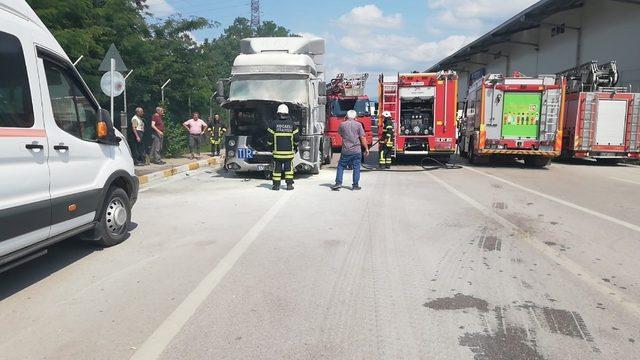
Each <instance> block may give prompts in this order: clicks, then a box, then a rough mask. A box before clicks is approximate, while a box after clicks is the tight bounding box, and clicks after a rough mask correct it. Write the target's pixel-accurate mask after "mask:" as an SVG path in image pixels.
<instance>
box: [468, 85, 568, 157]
mask: <svg viewBox="0 0 640 360" xmlns="http://www.w3.org/2000/svg"><path fill="white" fill-rule="evenodd" d="M565 86H566V81H565V79H564V78H563V77H561V76H555V75H540V76H538V77H526V76H523V75H522V74H520V73H515V74H514V75H513V76H511V77H504V76H503V75H502V74H490V75H486V76H484V77H482V78H481V79H479V80H477V81H476V82H475V83H474V84H473V85H471V87H470V88H469V92H468V95H467V101H466V103H465V107H464V111H463V120H462V121H461V123H460V154H462V155H463V156H466V157H468V158H469V162H471V163H479V162H488V161H491V159H495V158H497V157H510V158H519V159H523V160H524V162H525V164H526V165H528V166H533V167H545V166H547V165H549V164H550V162H551V159H552V158H554V157H557V156H559V155H560V149H561V146H562V123H563V119H564V116H563V114H564V112H563V109H562V106H563V97H564V91H565Z"/></svg>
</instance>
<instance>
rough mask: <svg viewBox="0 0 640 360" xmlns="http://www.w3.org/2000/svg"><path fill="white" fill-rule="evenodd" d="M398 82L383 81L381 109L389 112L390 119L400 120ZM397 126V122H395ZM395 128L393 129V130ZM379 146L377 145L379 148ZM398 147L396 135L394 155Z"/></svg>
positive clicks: (394, 155)
mask: <svg viewBox="0 0 640 360" xmlns="http://www.w3.org/2000/svg"><path fill="white" fill-rule="evenodd" d="M398 110H399V109H398V83H397V82H385V83H382V111H388V112H390V113H391V119H395V120H396V121H397V122H399V121H400V119H399V118H398ZM395 126H397V123H396V124H395ZM395 130H396V129H394V132H396V131H395ZM396 134H397V132H396ZM379 147H380V146H378V148H379ZM397 147H398V137H397V136H394V144H393V155H392V157H394V158H395V157H396V149H397Z"/></svg>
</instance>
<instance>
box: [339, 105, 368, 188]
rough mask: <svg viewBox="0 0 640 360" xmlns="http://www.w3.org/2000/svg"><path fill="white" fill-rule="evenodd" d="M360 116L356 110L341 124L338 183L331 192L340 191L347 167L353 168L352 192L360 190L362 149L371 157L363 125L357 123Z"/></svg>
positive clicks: (348, 114)
mask: <svg viewBox="0 0 640 360" xmlns="http://www.w3.org/2000/svg"><path fill="white" fill-rule="evenodd" d="M357 116H358V114H357V113H356V112H355V111H354V110H349V111H348V112H347V120H346V121H343V122H342V124H340V128H339V129H338V134H340V136H341V137H342V153H341V154H340V161H338V170H337V171H336V183H335V184H334V185H333V186H331V190H333V191H338V190H340V188H341V187H342V177H343V174H344V169H345V168H346V167H347V166H351V167H352V168H353V184H352V186H351V189H352V190H360V189H361V188H360V165H361V162H362V149H363V148H364V155H365V156H369V147H368V146H367V138H366V137H365V133H364V128H363V127H362V124H360V123H359V122H357V121H356V117H357Z"/></svg>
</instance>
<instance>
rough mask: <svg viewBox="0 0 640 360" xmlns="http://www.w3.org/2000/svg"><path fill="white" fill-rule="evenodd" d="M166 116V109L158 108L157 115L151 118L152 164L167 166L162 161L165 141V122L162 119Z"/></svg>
mask: <svg viewBox="0 0 640 360" xmlns="http://www.w3.org/2000/svg"><path fill="white" fill-rule="evenodd" d="M163 116H164V109H163V108H161V107H160V106H158V107H157V108H156V113H155V114H153V116H152V117H151V129H152V130H153V131H152V132H151V139H152V142H151V162H153V163H154V164H157V165H164V164H166V163H165V162H164V161H162V156H161V154H160V153H161V152H162V143H163V141H164V122H163V121H162V117H163Z"/></svg>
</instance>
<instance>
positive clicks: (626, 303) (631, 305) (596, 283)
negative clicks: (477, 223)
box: [426, 172, 640, 318]
mask: <svg viewBox="0 0 640 360" xmlns="http://www.w3.org/2000/svg"><path fill="white" fill-rule="evenodd" d="M426 174H427V175H428V176H430V177H431V178H432V179H433V181H435V182H437V183H438V184H440V185H441V186H442V187H444V188H445V189H447V190H448V191H449V192H450V193H452V194H454V195H455V196H457V197H459V198H460V199H462V200H464V201H466V202H467V203H469V205H471V206H473V207H474V208H476V209H477V210H478V211H480V212H481V213H483V214H485V215H486V216H487V217H489V218H491V219H493V220H495V221H496V222H497V223H499V224H500V225H502V226H504V227H505V228H506V229H509V230H511V231H515V232H518V233H520V234H522V235H523V239H524V240H525V241H526V242H527V243H528V244H529V245H531V246H532V247H533V248H534V249H536V250H538V251H539V252H540V253H542V254H543V255H545V256H547V257H549V258H551V259H552V260H553V261H554V262H556V263H557V264H559V265H560V266H562V267H564V268H565V269H566V270H567V271H569V272H570V273H572V274H574V275H575V276H576V277H578V278H579V279H580V280H582V281H583V282H585V283H586V284H587V285H588V286H590V287H591V288H593V289H595V290H597V291H598V292H600V293H601V294H602V295H604V296H606V297H607V298H609V299H611V300H612V301H615V302H617V303H618V304H619V305H621V306H622V307H623V308H625V309H626V310H628V311H629V312H630V313H632V314H633V315H634V316H635V317H637V318H640V304H638V303H636V302H634V301H633V300H631V299H629V298H627V297H626V296H624V295H623V294H621V293H619V292H618V291H617V290H615V289H612V288H609V287H608V286H606V285H605V284H604V283H603V282H602V280H601V279H599V278H598V277H597V276H594V275H591V274H590V273H589V272H588V271H587V269H586V268H584V267H582V266H581V265H579V264H578V263H576V262H574V261H572V260H571V259H569V258H567V257H565V256H564V255H562V254H561V253H560V252H559V251H555V250H553V249H552V248H550V247H549V246H547V245H546V244H544V243H543V242H542V241H540V240H537V239H536V238H534V237H532V236H531V234H530V233H529V232H528V231H524V230H522V229H520V228H519V227H518V226H517V225H515V224H514V223H512V222H511V221H509V220H507V219H506V218H503V217H502V216H500V215H498V214H497V213H496V212H494V211H492V210H491V209H489V208H487V207H486V206H484V205H482V204H480V203H479V202H478V201H476V200H474V199H472V198H471V197H469V196H468V195H466V194H464V193H462V192H460V191H459V190H457V189H455V188H454V187H452V186H451V185H449V184H447V183H446V182H444V181H442V180H441V179H440V178H438V177H436V176H435V175H433V174H432V173H429V172H427V173H426Z"/></svg>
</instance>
